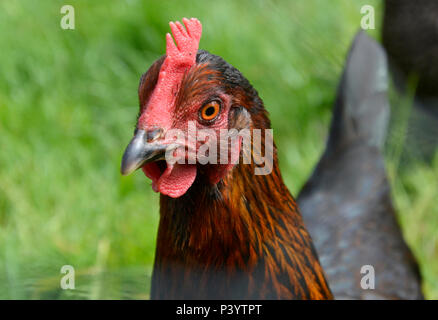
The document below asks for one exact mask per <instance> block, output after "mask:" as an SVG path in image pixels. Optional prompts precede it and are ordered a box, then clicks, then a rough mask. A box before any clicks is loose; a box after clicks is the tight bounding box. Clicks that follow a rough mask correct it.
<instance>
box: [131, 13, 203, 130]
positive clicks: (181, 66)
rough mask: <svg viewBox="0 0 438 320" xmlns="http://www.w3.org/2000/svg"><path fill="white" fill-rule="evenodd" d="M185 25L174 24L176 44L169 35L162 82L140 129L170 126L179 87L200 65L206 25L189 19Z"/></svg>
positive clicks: (149, 105)
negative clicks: (200, 49)
mask: <svg viewBox="0 0 438 320" xmlns="http://www.w3.org/2000/svg"><path fill="white" fill-rule="evenodd" d="M182 21H183V23H184V25H185V29H184V27H183V25H182V24H181V23H180V22H176V23H174V22H170V23H169V25H170V29H171V31H172V34H173V37H174V38H175V42H176V44H175V42H173V39H172V36H171V35H170V33H168V34H166V59H165V60H164V62H163V64H162V65H161V69H160V73H159V76H158V81H157V84H156V86H155V89H154V92H153V93H152V95H151V97H150V100H149V103H148V107H147V108H146V109H145V112H144V113H143V114H142V116H141V117H140V119H139V123H138V127H139V128H146V127H149V126H154V125H157V126H161V127H162V128H163V129H165V127H168V125H170V123H169V121H167V120H169V119H167V118H168V115H169V114H170V113H171V112H172V108H173V104H174V99H175V96H176V93H177V90H178V86H179V84H180V83H181V80H182V78H183V76H184V73H185V72H186V71H187V70H188V69H190V68H191V67H192V66H193V65H194V64H195V63H196V54H197V52H198V47H199V40H200V39H201V34H202V25H201V22H199V20H198V19H196V18H191V19H186V18H184V19H183V20H182Z"/></svg>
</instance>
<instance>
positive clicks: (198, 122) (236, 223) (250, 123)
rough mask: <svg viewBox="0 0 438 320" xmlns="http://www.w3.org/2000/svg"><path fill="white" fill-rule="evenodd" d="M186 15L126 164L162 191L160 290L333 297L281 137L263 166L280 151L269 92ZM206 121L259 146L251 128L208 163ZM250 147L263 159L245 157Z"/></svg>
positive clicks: (155, 283)
mask: <svg viewBox="0 0 438 320" xmlns="http://www.w3.org/2000/svg"><path fill="white" fill-rule="evenodd" d="M183 23H184V25H185V28H184V26H183V25H182V24H181V23H179V22H177V23H172V22H171V23H170V27H171V30H172V34H173V37H174V39H175V42H176V45H175V43H174V42H173V39H172V37H171V35H170V34H167V43H166V55H165V56H163V57H161V58H159V59H158V60H157V61H156V62H155V63H153V64H152V66H151V67H150V68H149V70H148V71H147V72H146V73H145V74H144V75H143V76H142V78H141V81H140V85H139V92H138V94H139V100H140V112H139V116H138V121H137V125H136V130H135V134H134V137H133V139H132V140H131V142H130V144H129V145H128V147H127V149H126V151H125V153H124V156H123V159H122V165H121V172H122V174H129V173H131V172H133V171H134V170H136V169H138V168H142V170H143V171H144V173H145V174H146V176H147V177H149V178H150V179H151V180H152V188H153V189H154V190H155V191H157V192H160V193H161V195H160V222H159V229H158V237H157V247H156V255H155V263H154V270H153V276H152V288H151V298H152V299H331V298H332V294H331V291H330V289H329V287H328V285H327V282H326V280H325V276H324V273H323V270H322V268H321V266H320V263H319V261H318V257H317V254H316V252H315V249H314V247H313V244H312V240H311V238H310V236H309V234H308V232H307V230H306V229H305V227H304V225H303V221H302V218H301V215H300V212H299V209H298V207H297V205H296V202H295V200H294V198H293V197H292V195H291V194H290V192H289V191H288V189H287V187H286V186H285V184H284V182H283V179H282V177H281V173H280V170H279V166H278V160H277V151H276V149H275V145H272V146H271V147H272V150H271V151H270V155H271V156H272V157H273V159H272V160H273V161H272V164H271V165H270V166H269V165H267V167H268V169H267V171H266V172H265V173H266V174H259V175H256V174H255V172H256V169H260V167H261V166H259V162H258V163H257V164H256V163H255V161H256V160H257V161H259V160H260V159H261V158H260V155H261V154H265V151H266V154H268V153H269V150H270V149H269V145H268V143H266V146H265V143H264V142H267V141H269V135H267V134H266V132H268V131H267V130H266V129H269V128H270V121H269V119H268V113H267V111H266V110H265V108H264V105H263V101H262V100H261V98H260V97H259V96H258V93H257V91H256V90H255V89H254V88H253V87H252V86H251V85H250V83H249V82H248V80H247V79H246V78H245V77H244V76H243V75H242V74H241V73H240V72H239V71H238V70H237V69H236V68H234V67H233V66H231V65H230V64H228V63H227V62H226V61H224V60H223V59H222V58H221V57H219V56H216V55H213V54H210V53H208V52H207V51H203V50H199V51H198V45H199V40H200V37H201V32H202V27H201V24H200V22H199V21H198V20H197V19H190V20H188V19H183ZM203 129H204V130H205V129H209V130H210V133H211V132H212V133H213V135H209V139H205V140H202V139H201V141H202V142H205V143H213V141H215V136H214V135H216V137H217V136H219V134H220V131H221V129H222V130H224V129H230V130H231V129H236V130H235V131H237V132H241V131H242V130H245V129H246V130H247V132H248V131H249V132H250V133H251V136H250V142H251V143H250V148H249V149H248V148H244V147H243V145H244V141H245V140H244V138H245V137H242V136H239V137H238V139H234V140H233V139H232V138H230V141H228V142H227V146H228V147H229V148H228V149H226V150H228V151H227V152H228V153H227V154H226V160H228V161H217V163H215V161H214V160H216V159H214V157H213V160H212V161H209V162H208V163H202V162H201V160H200V158H197V157H194V154H198V152H199V151H200V149H201V146H202V145H201V144H200V143H198V141H197V140H196V141H195V143H191V142H190V140H191V138H190V137H191V134H192V133H193V131H194V130H195V131H196V130H198V131H199V130H203ZM255 129H261V131H262V133H261V144H260V148H258V145H257V144H255V142H254V141H255V140H254V138H253V137H252V134H253V133H254V132H255ZM172 130H173V131H174V132H173V133H172V134H168V133H169V132H171V131H172ZM175 131H178V132H179V133H181V132H182V133H184V137H183V138H181V136H178V134H175ZM231 131H232V130H231ZM230 137H232V136H230ZM267 137H268V138H267ZM196 139H199V137H197V138H196ZM216 141H222V140H220V139H217V140H216ZM192 142H193V141H192ZM220 148H222V145H220ZM209 150H210V149H209ZM211 150H213V149H211ZM221 150H222V149H221ZM221 154H223V152H222V153H221ZM248 154H249V155H250V156H251V157H252V158H251V159H253V161H248V162H249V163H243V157H244V155H248ZM209 156H211V155H210V154H209ZM236 156H237V159H239V161H238V163H234V162H235V161H234V162H233V161H232V159H233V157H234V159H235V158H236ZM168 157H170V158H172V157H173V158H172V159H173V160H175V161H168V159H169V158H168ZM177 160H178V161H177ZM181 160H183V161H184V163H181ZM210 160H211V159H210ZM224 162H225V163H224Z"/></svg>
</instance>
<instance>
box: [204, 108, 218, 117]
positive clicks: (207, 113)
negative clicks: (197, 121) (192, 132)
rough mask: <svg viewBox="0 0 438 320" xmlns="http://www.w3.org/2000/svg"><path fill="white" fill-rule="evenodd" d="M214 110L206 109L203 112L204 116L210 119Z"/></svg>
mask: <svg viewBox="0 0 438 320" xmlns="http://www.w3.org/2000/svg"><path fill="white" fill-rule="evenodd" d="M215 110H216V108H215V107H208V108H207V110H205V115H206V116H207V117H211V116H212V115H213V114H214V112H215Z"/></svg>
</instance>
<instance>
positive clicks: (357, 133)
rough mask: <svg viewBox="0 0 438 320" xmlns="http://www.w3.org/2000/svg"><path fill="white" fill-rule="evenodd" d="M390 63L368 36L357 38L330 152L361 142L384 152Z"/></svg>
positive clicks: (336, 113) (343, 83)
mask: <svg viewBox="0 0 438 320" xmlns="http://www.w3.org/2000/svg"><path fill="white" fill-rule="evenodd" d="M387 90H388V73H387V59H386V55H385V52H384V50H383V49H382V47H381V46H380V45H379V44H377V42H375V41H374V40H373V39H371V38H370V37H368V36H367V35H366V33H365V32H363V31H360V32H358V34H357V35H356V37H355V39H354V42H353V45H352V48H351V49H350V52H349V55H348V58H347V63H346V66H345V69H344V73H343V75H342V79H341V83H340V86H339V88H338V96H337V99H336V104H335V110H334V113H333V121H332V125H331V128H330V136H329V141H328V145H327V152H333V151H336V150H338V149H339V148H342V146H344V145H346V144H348V143H350V142H352V141H354V140H357V139H361V140H363V141H364V142H365V143H367V144H369V145H370V146H376V147H378V148H381V147H382V146H383V143H384V141H385V138H386V130H387V126H388V121H389V113H390V112H389V110H390V109H389V102H388V97H387Z"/></svg>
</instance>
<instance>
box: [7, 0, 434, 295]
mask: <svg viewBox="0 0 438 320" xmlns="http://www.w3.org/2000/svg"><path fill="white" fill-rule="evenodd" d="M64 4H70V5H73V6H74V8H75V18H76V19H75V25H76V29H75V30H63V29H61V28H60V19H61V17H62V15H61V14H60V8H61V6H62V5H64ZM365 4H371V5H374V6H375V8H376V15H377V16H376V28H377V29H376V30H373V31H371V32H369V34H371V35H372V36H374V37H375V38H377V39H378V38H379V30H380V17H381V15H382V9H383V8H382V5H381V3H380V1H376V0H366V1H362V0H357V1H350V0H336V1H326V0H308V1H287V0H271V1H246V0H243V1H231V0H228V1H140V0H126V1H116V0H109V1H86V0H71V1H69V2H67V3H65V2H64V1H56V0H53V1H38V2H37V1H31V0H29V1H26V0H19V1H2V2H1V3H0V47H1V51H0V72H1V76H0V298H2V299H17V298H20V299H48V298H50V299H75V298H90V299H110V298H120V299H144V298H148V292H149V276H150V272H151V270H152V263H153V257H154V248H155V237H156V231H157V222H158V195H157V194H154V193H153V192H152V189H151V187H150V182H149V180H147V179H146V178H145V177H144V175H143V174H142V173H141V172H137V173H135V174H134V175H131V176H128V177H121V176H120V174H119V165H120V159H121V156H122V152H123V150H124V148H125V146H126V144H127V143H128V141H129V139H130V137H131V135H132V131H133V128H134V122H135V117H136V114H137V108H138V100H137V85H138V81H139V78H140V76H141V74H142V73H143V72H145V71H146V70H147V68H148V67H149V65H150V64H151V63H152V62H153V61H154V60H155V59H156V58H158V57H159V56H160V55H161V54H163V53H164V51H165V37H164V35H165V33H166V32H168V30H169V27H168V22H169V21H170V20H177V19H178V20H179V19H181V18H182V17H192V16H193V17H197V18H199V19H200V20H201V22H202V23H203V27H204V32H203V37H202V39H201V45H200V47H201V48H202V49H206V50H209V51H210V52H212V53H215V54H218V55H220V56H222V57H223V58H225V59H226V60H227V61H228V62H230V63H231V64H233V65H234V66H236V67H237V68H238V69H240V70H241V71H242V73H243V74H244V75H245V76H246V77H247V78H248V79H249V80H250V81H251V82H252V84H253V85H254V86H255V88H256V89H257V90H258V91H259V94H260V96H261V97H262V98H263V99H264V101H265V104H266V106H267V109H268V110H269V112H270V114H271V120H272V124H273V128H274V136H275V140H276V143H277V146H278V149H279V154H280V161H281V162H280V165H281V168H282V172H283V174H284V177H285V179H286V183H287V185H288V187H289V188H290V189H291V191H292V192H293V194H295V195H296V194H297V193H298V191H299V190H300V188H301V186H302V184H303V183H304V182H305V180H306V179H307V177H308V176H309V174H310V173H311V171H312V169H313V167H314V165H315V164H316V162H317V161H318V159H319V156H320V154H321V152H322V150H323V148H324V144H325V139H326V135H327V130H328V125H329V122H330V117H331V108H332V102H333V100H334V97H335V92H336V87H337V83H338V80H339V76H340V73H341V70H342V65H343V62H344V59H345V56H346V53H347V50H348V48H349V45H350V43H351V41H352V39H353V36H354V34H355V32H356V31H357V30H358V28H359V26H360V19H361V17H362V15H361V14H360V8H361V6H362V5H365ZM396 107H397V106H394V108H396ZM401 128H402V129H403V122H401ZM402 129H401V138H400V135H398V136H397V137H398V138H397V139H396V141H397V143H395V144H393V146H392V147H391V148H388V152H387V155H386V156H387V157H386V158H387V167H388V172H389V175H390V178H391V183H392V186H393V196H394V201H395V204H396V206H397V208H398V211H399V217H400V221H401V224H402V226H403V229H404V234H405V236H406V239H407V241H408V242H409V244H410V245H411V246H412V248H413V250H414V252H415V254H416V256H417V258H418V259H419V262H420V264H421V270H422V273H423V276H424V290H425V293H426V295H427V297H428V298H435V299H437V298H438V246H437V244H438V232H437V231H438V204H437V201H436V199H437V196H436V191H437V190H438V188H437V187H438V179H437V178H438V159H437V160H436V161H435V162H434V164H433V165H430V164H429V165H428V164H423V163H411V164H410V167H409V168H408V170H403V171H401V170H400V169H399V168H400V150H401V149H402V147H403V141H404V139H403V130H402ZM66 264H68V265H72V266H74V268H75V270H76V290H61V289H60V288H59V281H60V279H61V276H62V275H61V274H60V269H61V266H62V265H66ZM400 281H403V279H400Z"/></svg>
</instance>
